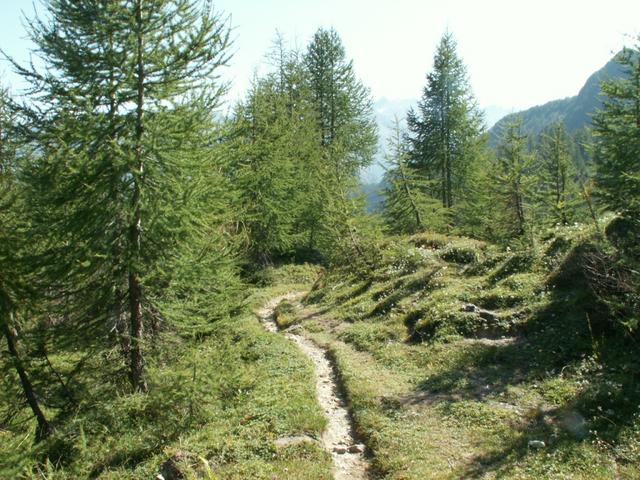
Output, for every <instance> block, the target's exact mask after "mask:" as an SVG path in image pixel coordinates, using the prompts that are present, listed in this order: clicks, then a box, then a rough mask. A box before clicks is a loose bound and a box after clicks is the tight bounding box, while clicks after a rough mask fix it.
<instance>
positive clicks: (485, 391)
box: [302, 227, 640, 479]
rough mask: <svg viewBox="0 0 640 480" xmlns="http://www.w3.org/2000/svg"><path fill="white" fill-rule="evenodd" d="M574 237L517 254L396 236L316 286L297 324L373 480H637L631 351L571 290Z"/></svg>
mask: <svg viewBox="0 0 640 480" xmlns="http://www.w3.org/2000/svg"><path fill="white" fill-rule="evenodd" d="M589 236H590V232H588V231H585V230H583V229H582V227H571V228H567V229H563V230H559V231H557V232H555V234H554V235H552V236H550V237H549V238H548V239H547V240H546V241H545V242H543V243H541V244H540V245H539V246H538V247H537V248H536V249H535V250H533V251H529V252H518V253H513V252H505V251H498V249H497V248H495V247H492V246H490V245H486V244H483V243H480V242H475V241H471V240H468V239H461V238H446V237H442V236H436V235H421V236H416V237H412V238H410V239H396V240H395V241H391V242H390V243H389V245H388V246H387V248H386V250H385V259H384V262H383V266H382V267H381V268H380V269H379V270H377V271H376V272H374V273H372V275H371V276H370V277H369V278H364V279H363V278H356V277H350V276H349V275H347V274H344V273H343V274H340V273H334V274H332V275H330V276H328V277H325V278H323V279H321V281H319V282H318V283H317V284H316V286H315V288H314V290H313V291H312V293H311V294H310V295H309V297H308V299H307V303H308V304H309V306H308V308H307V310H308V311H306V312H304V313H305V318H306V319H305V320H303V322H302V323H303V325H304V327H305V328H306V329H307V330H308V331H309V332H312V335H313V336H314V337H315V339H316V340H317V341H318V342H321V343H324V344H326V345H327V346H328V347H329V348H330V350H331V352H332V354H333V355H334V356H335V357H336V360H337V363H338V366H339V369H340V371H341V375H342V379H343V381H344V384H345V387H346V391H347V394H348V397H349V401H350V402H351V405H352V407H353V411H354V417H355V420H356V423H357V428H358V430H359V433H360V434H361V435H362V437H363V438H364V439H365V441H366V443H367V444H368V447H369V451H370V452H372V454H373V459H372V462H373V465H374V467H375V469H376V473H377V474H378V475H379V476H380V477H384V478H394V479H423V478H442V479H445V478H549V479H552V478H553V479H556V478H575V479H599V478H612V479H613V478H629V479H631V478H640V448H639V447H638V440H640V407H639V405H640V388H639V385H638V382H637V380H638V377H639V376H640V363H639V362H638V356H637V347H636V346H635V344H633V342H631V341H629V340H627V339H624V338H622V337H621V336H618V335H617V334H615V333H612V332H611V331H609V330H608V327H607V318H606V316H605V315H604V310H603V309H602V307H601V306H600V305H598V303H597V302H596V301H595V299H594V298H593V297H592V295H591V293H590V291H589V289H588V288H587V286H586V284H585V283H584V278H583V276H582V268H581V265H580V263H581V261H582V260H581V252H583V251H584V248H585V247H584V244H585V243H586V242H587V241H588V239H589ZM465 302H473V303H474V304H475V305H477V306H478V307H482V308H485V309H488V310H491V311H492V312H494V313H496V314H497V315H496V316H495V317H494V318H491V317H490V318H489V319H488V320H486V319H482V318H480V317H479V315H478V314H477V313H472V312H463V311H461V306H462V305H463V303H465ZM310 313H314V314H315V315H313V316H311V317H310V318H308V316H309V314H310ZM587 314H589V315H590V319H591V331H590V328H589V323H588V322H587ZM530 441H543V442H545V445H546V446H545V447H544V448H540V449H538V448H535V444H530V443H529V442H530Z"/></svg>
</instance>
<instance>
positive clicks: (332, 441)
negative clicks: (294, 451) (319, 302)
mask: <svg viewBox="0 0 640 480" xmlns="http://www.w3.org/2000/svg"><path fill="white" fill-rule="evenodd" d="M302 295H303V293H289V294H286V295H282V296H279V297H276V298H273V299H272V300H270V301H269V302H268V303H267V304H266V305H265V306H264V307H263V308H262V309H261V310H260V311H259V312H258V316H259V317H260V320H261V322H262V324H263V325H264V326H265V328H266V329H267V330H268V331H270V332H277V331H278V327H277V325H276V322H275V319H274V309H275V307H276V306H277V305H278V304H279V303H280V302H281V301H283V300H289V301H292V300H297V299H299V298H300V297H301V296H302ZM285 336H286V337H287V338H288V339H289V340H291V341H293V342H295V343H296V345H298V347H299V348H300V350H302V352H303V353H304V354H305V355H307V356H308V357H309V358H310V359H311V360H312V361H313V363H314V365H315V372H316V398H317V399H318V403H319V404H320V406H321V407H322V408H323V409H324V411H325V414H326V416H327V420H328V424H327V428H326V429H325V431H324V432H323V433H322V445H323V447H324V448H325V450H327V451H328V452H329V453H330V454H331V456H332V457H333V474H334V478H335V479H336V480H365V479H367V478H368V476H367V462H366V460H365V458H364V455H363V453H362V450H363V447H362V445H359V444H356V443H355V440H354V437H353V428H352V424H351V419H350V417H349V412H348V411H347V408H346V404H345V401H344V398H342V395H341V394H340V392H339V389H338V385H337V381H336V377H335V373H334V370H333V366H332V364H331V362H330V361H329V359H328V358H327V355H326V352H325V351H324V350H323V349H322V348H320V347H318V346H317V345H316V344H315V343H313V342H312V341H311V340H309V339H308V338H306V337H304V336H303V335H300V334H298V333H293V332H285Z"/></svg>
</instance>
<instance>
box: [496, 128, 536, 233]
mask: <svg viewBox="0 0 640 480" xmlns="http://www.w3.org/2000/svg"><path fill="white" fill-rule="evenodd" d="M526 145H527V136H526V135H523V134H522V120H521V119H520V118H516V119H515V120H514V121H513V122H511V123H509V124H507V125H505V127H504V129H503V130H502V138H501V139H500V143H499V144H498V149H497V153H496V162H495V166H494V169H493V173H492V180H493V186H492V188H493V192H494V194H495V198H496V200H498V201H499V202H500V204H501V206H502V208H503V218H501V219H500V223H501V224H502V228H503V229H504V233H505V235H506V236H508V237H520V236H522V235H524V234H525V233H526V230H527V226H528V212H527V209H528V206H529V203H530V197H531V193H532V188H533V182H534V177H533V175H532V173H533V172H532V168H533V164H534V155H532V154H530V153H527V150H526Z"/></svg>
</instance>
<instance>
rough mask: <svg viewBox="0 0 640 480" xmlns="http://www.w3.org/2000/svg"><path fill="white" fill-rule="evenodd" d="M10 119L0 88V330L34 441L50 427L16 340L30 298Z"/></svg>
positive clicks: (25, 245) (48, 431)
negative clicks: (29, 415) (33, 422)
mask: <svg viewBox="0 0 640 480" xmlns="http://www.w3.org/2000/svg"><path fill="white" fill-rule="evenodd" d="M12 127H13V119H12V115H11V112H10V109H9V97H8V94H7V92H6V91H5V90H2V89H0V272H1V273H0V333H1V334H2V336H3V337H4V340H5V342H6V345H7V350H8V352H9V358H10V362H11V364H12V366H13V369H14V370H15V372H16V374H17V375H18V378H19V381H20V385H21V388H22V393H23V394H24V397H25V399H26V401H27V403H28V405H29V408H31V411H32V413H33V415H34V417H35V418H36V421H37V428H36V441H40V440H42V439H44V438H46V437H48V436H49V435H50V434H51V432H52V427H51V424H50V423H49V421H48V420H47V418H46V416H45V414H44V412H43V411H42V408H41V407H40V401H39V399H38V395H37V394H36V391H35V388H34V386H33V383H32V381H31V378H30V375H29V372H28V371H27V367H26V365H25V362H24V359H23V354H22V353H21V351H20V345H19V341H18V334H17V331H18V328H19V325H18V316H19V314H20V313H22V312H24V311H25V310H26V308H25V304H26V303H27V302H28V301H29V299H30V298H31V296H32V295H31V293H30V291H29V290H30V289H29V288H28V287H27V284H28V283H29V282H28V280H27V277H28V275H27V272H26V269H25V265H24V262H23V261H22V258H23V257H24V250H25V247H27V243H28V242H27V238H26V237H25V231H26V228H25V227H26V225H25V224H24V220H23V216H22V215H21V212H20V209H19V207H18V204H19V200H18V198H17V196H18V192H17V186H16V173H17V165H16V145H15V143H14V141H13V140H12V133H11V130H12Z"/></svg>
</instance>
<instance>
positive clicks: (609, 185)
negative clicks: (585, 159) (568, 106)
mask: <svg viewBox="0 0 640 480" xmlns="http://www.w3.org/2000/svg"><path fill="white" fill-rule="evenodd" d="M638 42H639V43H638V44H637V45H636V46H635V48H626V49H624V50H623V51H622V53H621V54H620V55H619V56H618V58H617V60H618V61H619V62H620V64H621V65H623V67H624V69H625V71H626V75H625V77H624V78H620V79H616V80H609V81H606V82H604V83H603V84H602V85H601V89H602V94H603V95H604V103H603V106H602V109H601V110H599V111H597V112H596V113H595V114H594V116H593V134H594V138H595V162H596V168H597V172H596V186H597V189H598V190H597V191H598V194H599V196H600V197H601V199H602V201H603V202H604V204H605V206H606V207H607V208H609V209H611V210H613V211H616V212H619V213H621V214H622V215H623V216H625V217H627V219H628V220H631V221H633V222H634V223H635V225H636V228H638V229H640V224H639V223H638V222H639V220H638V218H640V39H638ZM638 231H640V230H638Z"/></svg>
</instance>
